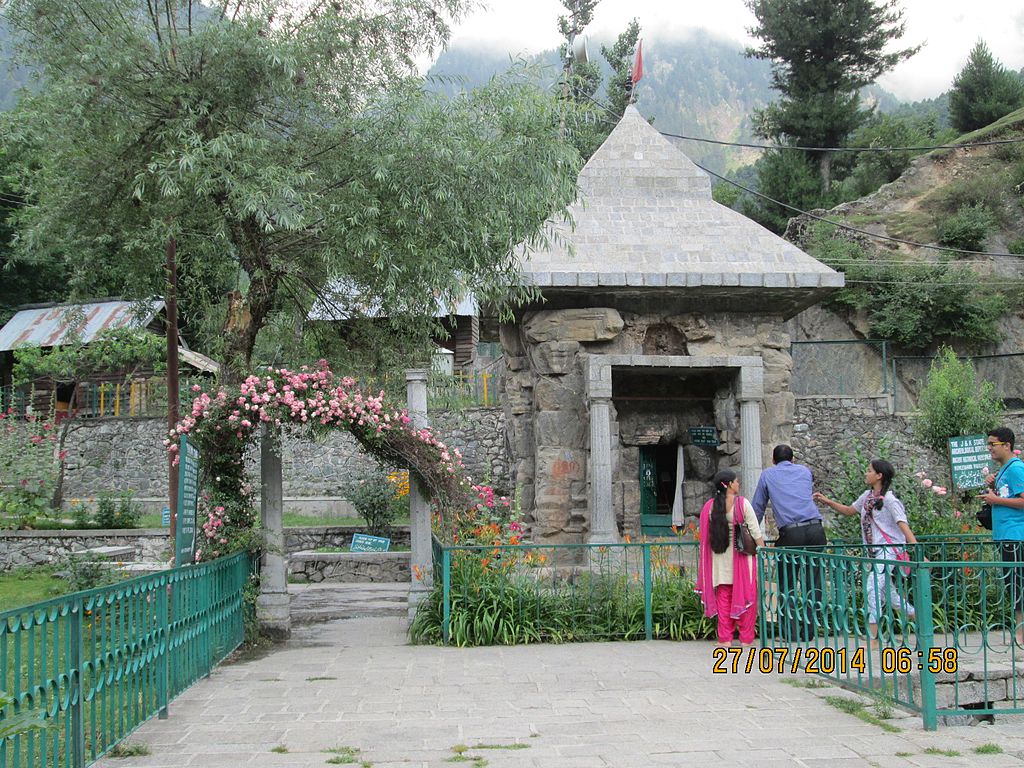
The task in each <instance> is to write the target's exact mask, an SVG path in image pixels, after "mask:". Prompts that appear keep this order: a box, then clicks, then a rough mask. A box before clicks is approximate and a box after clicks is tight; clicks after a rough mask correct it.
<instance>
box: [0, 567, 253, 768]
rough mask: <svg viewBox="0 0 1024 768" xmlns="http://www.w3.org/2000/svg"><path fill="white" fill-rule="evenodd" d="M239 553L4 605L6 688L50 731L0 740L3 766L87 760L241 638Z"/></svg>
mask: <svg viewBox="0 0 1024 768" xmlns="http://www.w3.org/2000/svg"><path fill="white" fill-rule="evenodd" d="M250 572H251V568H250V560H249V557H248V556H247V555H246V554H244V553H240V554H237V555H233V556H231V557H226V558H221V559H219V560H213V561H210V562H209V563H203V564H200V565H194V566H187V567H182V568H175V569H173V570H168V571H163V572H161V573H158V574H154V575H150V576H140V577H138V578H135V579H131V580H129V581H123V582H119V583H118V584H115V585H112V586H106V587H101V588H98V589H92V590H88V591H85V592H75V593H73V594H70V595H65V596H64V597H59V598H56V599H54V600H48V601H46V602H43V603H35V604H33V605H29V606H25V607H23V608H17V609H15V610H11V611H6V612H4V613H0V690H3V691H5V692H7V693H8V694H9V695H10V696H11V697H12V698H13V699H14V702H13V703H12V704H10V705H9V706H8V707H7V708H5V709H4V710H2V711H0V721H2V720H3V718H5V717H8V716H10V715H12V714H13V713H15V712H26V711H32V712H38V713H39V714H40V715H43V714H45V717H46V721H47V722H48V723H50V728H49V729H48V730H41V731H31V732H29V733H26V734H21V735H18V736H14V737H11V738H7V739H0V765H2V766H5V767H7V766H10V768H37V767H38V768H50V767H53V768H58V767H59V768H84V766H87V765H89V764H91V763H93V762H95V761H96V760H97V759H99V758H100V757H101V756H102V755H104V754H105V753H106V752H108V751H109V750H110V749H112V748H113V747H114V746H115V745H116V744H117V743H118V742H119V741H121V740H122V739H124V738H125V737H126V736H127V735H128V734H130V733H131V732H132V731H133V730H135V728H137V727H138V726H139V725H141V724H142V723H143V722H145V721H146V720H148V719H149V718H151V717H153V715H159V716H160V717H166V715H167V706H168V702H169V701H171V700H172V699H174V698H175V697H176V696H177V695H178V694H179V693H181V692H182V691H184V690H185V689H186V688H188V687H189V686H190V685H191V684H192V683H194V682H195V681H196V680H198V679H199V678H200V677H203V676H205V675H209V673H210V671H211V670H212V669H213V667H215V666H216V665H217V664H218V663H219V662H220V661H222V660H223V659H224V658H225V657H226V656H227V655H228V654H229V653H231V651H233V650H234V649H235V648H237V647H238V646H239V645H240V644H241V643H242V641H243V639H244V634H245V632H244V610H245V607H244V601H243V589H244V587H245V585H246V582H247V580H248V579H249V575H250Z"/></svg>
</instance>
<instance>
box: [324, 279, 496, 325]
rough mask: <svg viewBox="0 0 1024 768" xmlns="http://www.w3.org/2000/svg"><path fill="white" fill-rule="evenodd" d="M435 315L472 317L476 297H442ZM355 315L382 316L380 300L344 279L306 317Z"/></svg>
mask: <svg viewBox="0 0 1024 768" xmlns="http://www.w3.org/2000/svg"><path fill="white" fill-rule="evenodd" d="M435 306H436V309H435V310H434V317H438V318H441V317H450V316H452V315H465V316H469V317H472V316H474V315H479V314H480V307H479V306H478V305H477V301H476V296H474V295H473V294H472V293H467V294H466V295H465V296H463V297H462V298H460V299H459V300H458V302H456V303H455V304H454V305H446V304H445V303H444V301H442V300H441V299H437V300H436V302H435ZM355 317H383V313H382V312H381V309H380V302H379V301H378V300H377V298H376V297H371V298H364V297H361V296H359V293H358V291H357V290H356V289H355V288H354V287H352V286H351V285H349V284H347V283H345V282H344V281H341V280H339V281H337V282H335V283H334V284H333V285H331V286H328V288H327V290H326V291H325V294H324V296H321V297H320V298H318V299H317V300H316V301H315V302H313V306H312V307H311V308H310V310H309V314H308V315H307V319H309V320H351V319H352V318H355Z"/></svg>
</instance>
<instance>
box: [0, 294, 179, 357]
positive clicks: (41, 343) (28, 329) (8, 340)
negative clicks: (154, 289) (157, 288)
mask: <svg viewBox="0 0 1024 768" xmlns="http://www.w3.org/2000/svg"><path fill="white" fill-rule="evenodd" d="M139 306H140V305H139V304H137V303H135V302H131V301H99V302H95V303H92V304H61V305H58V306H53V307H39V308H37V309H23V310H21V311H20V312H18V313H17V314H16V315H15V316H14V317H12V318H11V319H10V320H9V321H8V322H7V325H5V326H4V327H3V328H0V352H6V351H7V350H9V349H14V348H15V347H20V346H23V345H26V344H27V345H29V346H35V347H57V346H60V345H61V344H64V343H67V342H68V341H70V340H72V339H74V338H76V337H77V338H78V339H80V340H81V341H82V342H83V343H85V344H88V343H89V342H90V341H92V340H93V339H95V338H96V336H98V335H99V334H100V333H102V332H103V331H107V330H110V329H112V328H145V327H146V326H147V325H149V323H150V322H152V320H153V318H154V317H156V314H157V313H158V312H160V310H162V309H163V308H164V302H163V301H162V300H159V299H157V300H153V301H149V302H146V303H144V304H143V305H142V309H141V310H140V309H139Z"/></svg>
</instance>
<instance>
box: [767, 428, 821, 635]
mask: <svg viewBox="0 0 1024 768" xmlns="http://www.w3.org/2000/svg"><path fill="white" fill-rule="evenodd" d="M772 464H773V466H771V467H769V468H768V469H766V470H765V471H764V472H762V473H761V478H760V479H759V480H758V481H757V490H756V491H754V498H753V499H752V500H751V505H752V506H753V507H754V512H755V513H756V514H757V520H758V522H761V520H762V519H763V518H764V512H765V508H766V507H767V506H768V502H771V505H772V511H773V512H774V514H775V524H776V525H777V526H778V529H779V537H778V539H777V540H776V542H775V546H777V547H799V548H801V549H802V548H804V547H813V546H824V545H825V544H826V543H827V540H826V538H825V528H824V525H823V520H822V517H821V512H819V511H818V507H817V506H815V504H814V501H813V499H812V495H813V493H814V488H813V481H812V477H811V470H809V469H808V468H807V467H805V466H803V465H800V464H794V463H793V449H792V448H790V447H789V446H788V445H777V446H775V449H774V450H773V451H772ZM821 584H822V574H821V571H820V569H818V568H811V569H806V568H792V567H791V568H782V569H780V573H779V605H780V608H781V609H782V610H780V614H785V615H787V616H788V618H787V620H785V621H782V622H780V629H781V632H782V637H783V638H784V639H786V640H790V641H799V640H806V639H808V638H810V637H812V636H813V635H814V634H815V625H816V621H815V615H816V614H817V613H818V612H820V611H821V609H822V606H821V598H822V591H821ZM801 587H802V589H801Z"/></svg>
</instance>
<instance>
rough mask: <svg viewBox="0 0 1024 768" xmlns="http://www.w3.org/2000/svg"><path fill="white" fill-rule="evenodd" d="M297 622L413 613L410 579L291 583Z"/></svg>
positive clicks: (293, 609)
mask: <svg viewBox="0 0 1024 768" xmlns="http://www.w3.org/2000/svg"><path fill="white" fill-rule="evenodd" d="M288 594H289V596H290V597H291V619H292V623H293V624H311V623H315V622H322V621H333V620H335V619H356V618H364V617H369V616H393V617H398V616H402V617H405V616H407V615H408V612H409V582H407V581H406V582H402V583H392V584H381V583H374V584H367V583H363V584H341V583H337V582H334V583H332V582H321V583H319V584H289V585H288Z"/></svg>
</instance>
